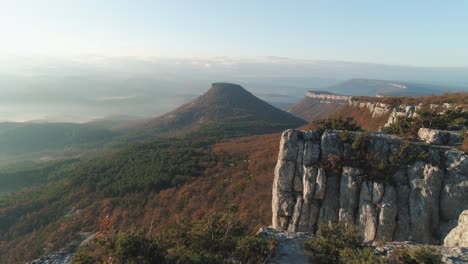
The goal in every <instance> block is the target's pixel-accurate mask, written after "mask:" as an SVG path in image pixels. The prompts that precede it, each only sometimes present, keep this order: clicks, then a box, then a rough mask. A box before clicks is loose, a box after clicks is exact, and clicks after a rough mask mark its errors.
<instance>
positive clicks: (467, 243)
mask: <svg viewBox="0 0 468 264" xmlns="http://www.w3.org/2000/svg"><path fill="white" fill-rule="evenodd" d="M444 245H445V246H446V247H466V248H468V210H465V211H463V212H462V213H461V214H460V218H459V219H458V225H457V227H455V228H454V229H452V231H450V233H449V234H448V235H447V236H446V237H445V239H444Z"/></svg>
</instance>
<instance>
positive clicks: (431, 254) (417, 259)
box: [386, 246, 442, 264]
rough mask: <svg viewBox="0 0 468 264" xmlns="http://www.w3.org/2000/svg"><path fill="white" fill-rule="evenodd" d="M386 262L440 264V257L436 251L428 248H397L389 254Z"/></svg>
mask: <svg viewBox="0 0 468 264" xmlns="http://www.w3.org/2000/svg"><path fill="white" fill-rule="evenodd" d="M386 262H387V263H388V264H440V263H442V255H441V254H440V252H439V251H438V250H436V249H434V248H431V247H429V246H418V247H415V248H409V247H399V248H396V249H395V250H393V251H391V252H390V254H389V256H388V257H387V259H386Z"/></svg>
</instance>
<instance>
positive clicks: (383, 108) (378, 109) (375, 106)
mask: <svg viewBox="0 0 468 264" xmlns="http://www.w3.org/2000/svg"><path fill="white" fill-rule="evenodd" d="M348 105H350V106H352V107H359V108H367V109H368V110H369V111H370V112H371V113H372V117H373V118H375V117H379V116H383V115H386V114H388V113H390V112H391V111H392V109H393V108H392V107H391V106H390V105H387V104H384V103H378V102H377V103H372V102H361V101H354V100H352V98H350V99H349V101H348Z"/></svg>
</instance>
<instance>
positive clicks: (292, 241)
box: [257, 227, 310, 264]
mask: <svg viewBox="0 0 468 264" xmlns="http://www.w3.org/2000/svg"><path fill="white" fill-rule="evenodd" d="M257 236H260V237H265V238H269V237H273V238H275V239H276V241H277V242H278V245H277V247H276V250H275V253H274V254H273V255H272V256H271V257H270V258H269V259H268V260H267V263H271V264H308V263H309V256H308V255H307V254H306V252H305V250H304V243H305V241H306V240H307V239H308V238H309V237H310V235H309V234H307V233H300V232H288V231H279V230H276V229H273V228H269V227H262V228H260V230H259V231H258V232H257Z"/></svg>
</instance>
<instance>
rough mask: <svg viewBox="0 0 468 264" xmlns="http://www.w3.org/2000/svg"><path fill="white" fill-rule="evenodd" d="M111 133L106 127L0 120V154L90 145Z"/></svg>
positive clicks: (101, 140)
mask: <svg viewBox="0 0 468 264" xmlns="http://www.w3.org/2000/svg"><path fill="white" fill-rule="evenodd" d="M115 135H116V134H115V133H114V132H111V131H110V130H108V129H103V128H98V127H95V126H91V125H83V124H74V123H0V153H9V154H20V153H25V152H28V153H30V152H36V151H44V150H63V149H65V148H67V147H77V146H84V145H87V146H93V145H95V144H97V143H100V142H103V141H106V140H109V139H110V138H112V137H113V136H115Z"/></svg>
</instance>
